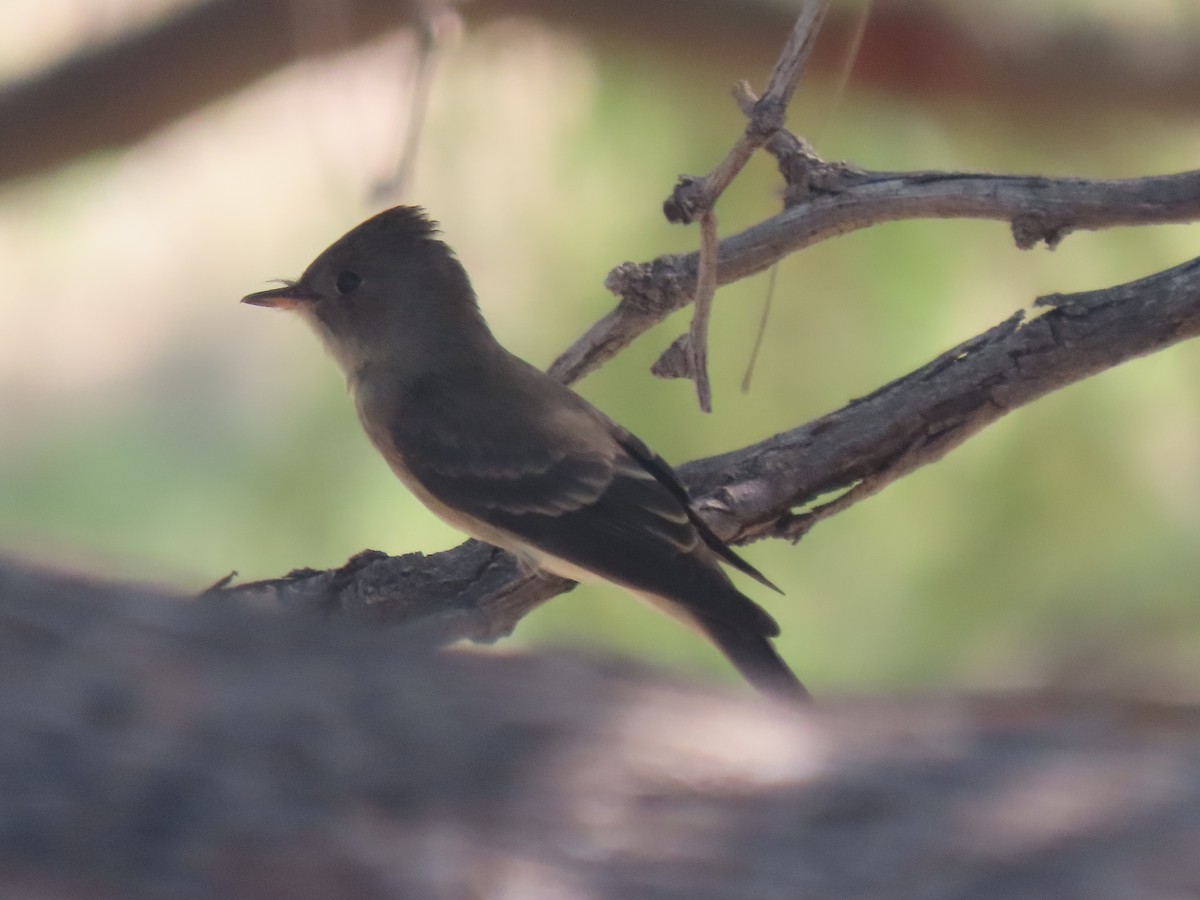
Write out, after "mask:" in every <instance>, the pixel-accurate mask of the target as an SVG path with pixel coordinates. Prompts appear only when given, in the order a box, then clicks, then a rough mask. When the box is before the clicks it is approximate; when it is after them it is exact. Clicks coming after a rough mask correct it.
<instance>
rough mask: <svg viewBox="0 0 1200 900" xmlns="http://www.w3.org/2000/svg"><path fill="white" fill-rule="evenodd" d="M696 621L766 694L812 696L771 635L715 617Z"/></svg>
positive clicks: (790, 697)
mask: <svg viewBox="0 0 1200 900" xmlns="http://www.w3.org/2000/svg"><path fill="white" fill-rule="evenodd" d="M696 624H697V625H698V626H699V627H700V629H701V630H702V631H703V632H704V633H705V634H706V635H707V636H708V638H709V640H711V641H712V642H713V643H714V644H716V645H717V648H718V649H719V650H720V651H721V652H722V653H724V654H725V656H726V658H728V660H729V661H730V662H731V663H733V665H734V668H736V669H737V670H738V671H739V672H741V673H742V676H743V677H744V678H745V679H746V680H747V681H749V682H750V683H751V684H752V685H754V687H756V688H757V689H758V690H759V691H761V692H762V693H763V694H765V695H767V696H768V697H777V698H780V699H784V700H791V701H793V702H800V703H807V702H809V701H810V700H812V696H811V695H810V694H809V693H808V689H807V688H806V687H805V686H804V685H803V684H802V683H801V682H800V679H799V678H797V677H796V675H795V673H794V672H792V670H791V669H789V668H788V665H787V663H785V662H784V661H783V659H782V658H781V657H780V656H779V654H778V653H777V652H775V647H774V645H773V644H772V643H771V639H770V638H767V637H764V636H763V635H761V634H747V633H746V632H743V631H738V630H736V629H734V628H731V627H730V626H729V625H726V624H724V623H722V622H716V621H712V620H707V621H701V622H697V623H696Z"/></svg>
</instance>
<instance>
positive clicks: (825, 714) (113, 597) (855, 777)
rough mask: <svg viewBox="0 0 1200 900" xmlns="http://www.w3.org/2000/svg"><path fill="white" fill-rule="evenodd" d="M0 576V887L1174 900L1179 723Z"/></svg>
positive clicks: (1183, 864)
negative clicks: (741, 672)
mask: <svg viewBox="0 0 1200 900" xmlns="http://www.w3.org/2000/svg"><path fill="white" fill-rule="evenodd" d="M421 646H422V642H420V641H416V642H412V641H409V640H407V639H405V638H404V637H403V636H401V637H399V638H398V637H397V635H396V634H394V633H383V632H380V631H379V630H378V629H374V628H368V627H361V626H360V625H357V624H355V623H352V622H350V621H349V620H340V621H334V622H328V621H323V620H321V619H319V618H316V617H306V616H281V615H279V614H278V613H271V612H267V611H264V610H261V609H259V610H254V609H251V608H249V607H247V606H246V605H244V604H241V603H236V602H234V603H231V602H221V601H214V600H211V599H210V600H208V601H207V602H203V603H186V602H178V598H174V597H169V596H165V595H162V594H158V593H155V592H153V591H150V590H146V589H141V588H139V589H131V588H128V587H121V586H115V585H106V584H96V583H92V582H86V581H81V580H71V579H66V578H64V577H62V576H50V575H47V574H45V573H39V572H35V571H31V570H28V569H22V568H20V567H17V566H15V565H12V564H7V565H0V676H2V677H3V683H4V686H5V689H4V691H2V692H0V725H2V727H0V798H2V799H0V894H3V895H4V896H9V897H22V898H27V900H41V898H45V900H49V898H56V900H57V898H62V897H78V898H85V897H121V898H123V900H139V898H159V897H166V896H171V897H188V898H194V900H205V898H214V900H215V898H221V900H240V898H275V897H280V898H282V897H287V898H289V900H305V898H314V900H315V898H326V897H350V896H353V897H356V898H365V900H375V898H379V900H382V898H395V897H421V898H433V900H436V898H453V900H457V898H462V897H504V896H521V897H570V896H581V897H590V898H597V900H600V898H614V900H615V898H628V897H660V898H674V897H678V898H688V900H723V898H729V900H733V898H737V900H745V898H747V897H753V898H760V900H773V898H780V900H785V898H786V900H795V898H798V897H879V898H884V897H886V898H890V900H903V898H922V900H940V898H947V900H949V898H963V897H971V898H973V900H1001V898H1005V900H1007V898H1012V900H1016V898H1021V900H1038V898H1047V900H1050V898H1053V900H1060V898H1062V897H1085V896H1086V897H1088V898H1090V900H1109V898H1111V900H1140V898H1146V900H1150V898H1159V897H1164V896H1179V897H1182V896H1192V895H1194V894H1195V893H1196V892H1197V891H1198V890H1200V858H1198V857H1197V855H1196V854H1195V852H1194V849H1195V841H1196V835H1197V834H1198V833H1200V713H1198V712H1197V710H1196V709H1195V708H1192V707H1181V706H1169V705H1159V704H1154V703H1149V702H1139V701H1136V700H1119V699H1101V698H1096V697H1092V698H1082V697H1075V698H1068V697H1056V696H1053V695H1046V694H1027V695H1017V696H1007V697H976V698H952V697H941V698H939V699H909V700H897V699H895V698H891V699H888V700H882V701H876V700H871V699H865V698H860V699H854V700H850V699H847V700H842V701H831V702H827V703H825V704H823V705H822V706H820V707H818V708H816V709H815V710H813V711H810V712H807V713H802V712H800V711H798V710H796V709H795V708H792V707H782V706H775V705H772V704H771V703H769V702H767V701H764V700H761V699H758V698H750V697H732V696H728V695H724V694H718V693H717V692H715V691H703V690H700V689H698V688H696V687H684V686H681V685H679V684H675V683H668V682H665V681H663V680H660V679H657V678H654V677H651V676H650V675H648V674H647V673H646V672H640V671H631V670H629V669H627V668H615V667H613V666H611V665H610V666H606V667H600V666H597V665H594V664H591V663H587V662H583V661H580V660H578V659H571V658H565V657H560V658H543V659H532V658H522V657H497V656H491V655H486V656H482V655H476V654H469V653H452V654H442V655H429V654H428V653H426V652H423V651H422V650H421V649H420V647H421Z"/></svg>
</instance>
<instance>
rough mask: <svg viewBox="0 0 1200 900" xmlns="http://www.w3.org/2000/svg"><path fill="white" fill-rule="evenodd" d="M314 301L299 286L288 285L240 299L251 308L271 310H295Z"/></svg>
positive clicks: (314, 298)
mask: <svg viewBox="0 0 1200 900" xmlns="http://www.w3.org/2000/svg"><path fill="white" fill-rule="evenodd" d="M316 299H317V298H316V297H314V296H313V295H312V294H311V293H309V292H308V291H306V290H304V288H302V287H300V285H298V284H291V283H288V284H284V285H283V286H281V287H277V288H271V289H270V290H267V291H258V292H257V293H254V294H247V295H246V296H245V297H243V298H242V302H243V303H249V304H250V305H251V306H269V307H271V308H272V309H297V308H299V307H301V306H307V305H308V304H310V303H314V302H315V301H316Z"/></svg>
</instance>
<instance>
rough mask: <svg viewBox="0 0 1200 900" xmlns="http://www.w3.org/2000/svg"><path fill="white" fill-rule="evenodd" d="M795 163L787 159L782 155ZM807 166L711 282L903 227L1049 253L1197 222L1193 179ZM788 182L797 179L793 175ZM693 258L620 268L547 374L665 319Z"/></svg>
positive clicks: (591, 361) (728, 246)
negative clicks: (599, 309) (1070, 240)
mask: <svg viewBox="0 0 1200 900" xmlns="http://www.w3.org/2000/svg"><path fill="white" fill-rule="evenodd" d="M790 159H791V160H792V161H793V162H794V161H795V157H790ZM818 163H819V165H813V164H812V163H811V160H809V161H808V162H806V163H805V168H804V172H805V177H804V187H803V189H802V191H801V193H802V197H803V199H796V200H794V201H793V203H794V205H792V206H790V207H789V208H787V209H784V210H783V212H781V213H779V214H778V215H775V216H772V217H771V218H769V219H766V220H765V221H763V222H760V223H758V224H756V225H753V226H751V227H750V228H747V229H746V230H744V231H741V232H739V233H738V234H735V235H731V236H730V237H727V238H725V239H724V240H723V241H721V243H720V246H719V249H718V257H717V273H718V275H717V280H718V282H719V283H720V284H729V283H731V282H734V281H738V280H740V279H742V278H748V277H749V276H751V275H754V274H757V273H758V272H761V271H763V270H764V269H766V268H768V267H769V266H771V265H773V264H775V263H776V262H778V261H779V260H781V259H782V258H783V257H785V256H787V255H788V254H790V253H794V252H796V251H797V250H802V249H804V248H805V247H809V246H812V245H813V244H816V243H819V242H821V241H823V240H828V239H829V238H832V237H837V236H839V235H843V234H848V233H849V232H851V231H857V230H858V229H861V228H867V227H870V226H872V225H878V224H880V223H883V222H894V221H899V220H902V219H947V218H972V219H997V220H1000V221H1007V222H1009V223H1010V224H1011V227H1012V229H1013V233H1014V237H1015V239H1016V240H1017V243H1018V245H1019V246H1022V247H1031V246H1033V245H1034V244H1035V243H1037V242H1038V241H1045V242H1047V243H1049V244H1051V245H1054V244H1056V243H1057V242H1058V241H1060V240H1062V238H1063V237H1064V236H1065V235H1067V234H1069V233H1070V232H1071V231H1080V230H1091V231H1098V230H1100V229H1104V228H1115V227H1118V226H1125V225H1156V224H1166V223H1173V222H1192V221H1196V220H1197V219H1200V171H1192V172H1182V173H1179V174H1176V175H1159V176H1153V177H1149V178H1130V179H1124V180H1092V179H1084V178H1043V177H1040V176H1026V175H986V174H969V173H957V172H906V173H896V172H865V171H861V170H858V169H854V168H853V167H850V166H847V165H845V164H836V163H835V164H827V163H820V161H819V160H818ZM793 177H794V178H795V177H798V176H796V175H794V174H793ZM698 258H699V257H698V254H697V253H685V254H667V255H664V256H660V257H658V258H657V259H654V260H652V261H650V262H645V263H623V264H622V265H620V266H617V267H616V268H615V269H613V270H612V271H611V272H609V274H608V278H607V279H606V281H605V284H606V286H607V287H608V289H609V290H611V291H612V292H613V293H614V294H617V295H618V296H619V297H620V301H619V302H618V304H617V306H616V307H615V308H614V309H613V310H612V311H611V312H609V313H608V314H607V315H606V316H605V317H604V318H602V319H601V320H600V321H599V322H597V323H596V324H595V325H593V326H592V327H591V328H590V329H589V330H588V331H587V332H586V333H585V334H584V335H583V336H582V337H581V338H580V339H579V340H577V341H576V342H575V343H574V344H572V345H571V347H570V348H568V349H567V350H566V351H565V352H564V353H563V354H562V355H561V356H559V357H558V359H556V360H555V361H554V364H553V365H552V366H551V367H550V372H551V374H553V375H555V376H557V377H558V378H561V379H562V380H563V381H565V382H567V383H571V382H574V381H577V380H578V379H580V378H582V377H583V376H584V375H586V374H587V373H588V372H591V371H592V370H594V369H596V368H598V367H599V366H600V365H602V364H603V363H604V362H606V361H607V360H609V359H611V358H612V357H613V356H615V355H616V354H617V353H618V352H620V351H621V350H622V349H624V348H625V347H626V346H628V345H629V344H630V343H632V342H633V341H634V339H635V338H637V337H638V336H639V335H641V334H642V333H643V332H645V331H647V330H648V329H650V328H652V327H653V326H654V325H657V324H658V323H659V322H661V321H662V320H663V319H665V318H666V317H667V316H668V315H670V314H671V313H673V312H675V310H677V309H681V308H682V307H684V306H686V305H687V304H688V303H689V302H690V301H691V298H692V295H693V293H694V292H695V287H696V273H697V268H698Z"/></svg>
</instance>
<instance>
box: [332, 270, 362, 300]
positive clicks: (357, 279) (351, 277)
mask: <svg viewBox="0 0 1200 900" xmlns="http://www.w3.org/2000/svg"><path fill="white" fill-rule="evenodd" d="M360 284H362V276H361V275H359V274H358V273H357V272H351V271H350V270H349V269H343V270H342V271H341V272H338V276H337V280H335V281H334V283H333V286H334V287H335V288H337V292H338V293H339V294H342V295H343V296H345V295H346V294H349V293H351V292H352V291H354V290H355V289H356V288H357V287H358V286H359V285H360Z"/></svg>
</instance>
